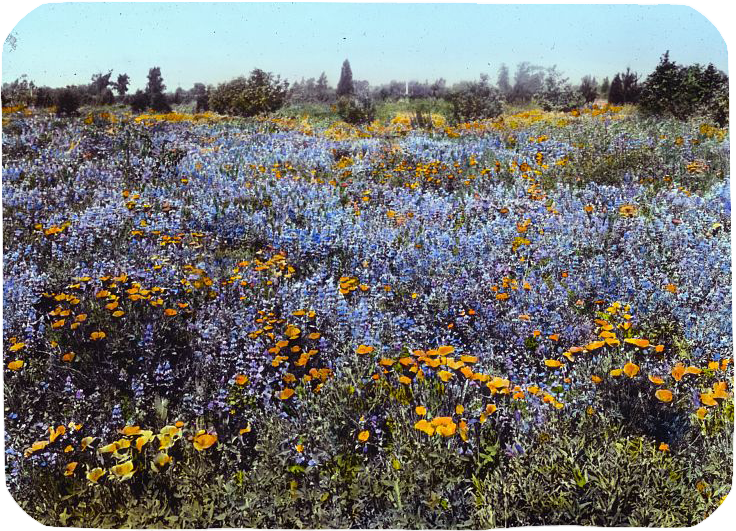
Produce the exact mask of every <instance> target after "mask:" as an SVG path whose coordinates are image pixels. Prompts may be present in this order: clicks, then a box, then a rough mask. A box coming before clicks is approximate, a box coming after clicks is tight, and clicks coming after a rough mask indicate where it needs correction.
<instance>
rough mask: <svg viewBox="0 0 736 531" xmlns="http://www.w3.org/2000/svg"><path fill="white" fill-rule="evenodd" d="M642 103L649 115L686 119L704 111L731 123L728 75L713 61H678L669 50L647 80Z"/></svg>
mask: <svg viewBox="0 0 736 531" xmlns="http://www.w3.org/2000/svg"><path fill="white" fill-rule="evenodd" d="M640 104H641V110H642V112H644V113H645V114H647V115H671V116H674V117H675V118H678V119H680V120H685V119H687V118H689V117H690V116H694V115H698V114H704V115H707V116H710V117H711V118H712V119H713V120H714V121H715V122H716V123H718V125H719V126H721V127H723V126H724V125H725V124H726V123H728V76H727V75H726V74H724V73H723V72H721V71H720V70H718V69H717V68H716V67H715V66H713V65H712V64H709V65H708V66H707V67H703V66H701V65H698V64H695V65H691V66H682V65H678V64H677V63H675V62H674V61H671V60H670V58H669V52H667V53H665V54H664V55H663V56H662V58H661V59H660V62H659V65H657V68H655V70H654V72H652V73H651V74H650V75H649V77H648V78H647V80H646V82H645V83H644V87H643V90H642V95H641V101H640Z"/></svg>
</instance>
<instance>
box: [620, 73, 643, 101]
mask: <svg viewBox="0 0 736 531" xmlns="http://www.w3.org/2000/svg"><path fill="white" fill-rule="evenodd" d="M621 84H622V85H623V93H624V103H636V102H638V101H639V94H640V92H641V87H640V86H639V74H637V73H636V72H632V71H631V70H630V69H629V68H627V69H626V72H624V73H623V75H622V76H621Z"/></svg>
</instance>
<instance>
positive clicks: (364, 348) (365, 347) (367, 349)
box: [355, 345, 373, 354]
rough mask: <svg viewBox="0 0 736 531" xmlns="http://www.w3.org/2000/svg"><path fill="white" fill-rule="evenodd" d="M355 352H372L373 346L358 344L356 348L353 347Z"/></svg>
mask: <svg viewBox="0 0 736 531" xmlns="http://www.w3.org/2000/svg"><path fill="white" fill-rule="evenodd" d="M355 352H357V353H358V354H370V353H371V352H373V347H371V346H369V345H358V348H357V349H355Z"/></svg>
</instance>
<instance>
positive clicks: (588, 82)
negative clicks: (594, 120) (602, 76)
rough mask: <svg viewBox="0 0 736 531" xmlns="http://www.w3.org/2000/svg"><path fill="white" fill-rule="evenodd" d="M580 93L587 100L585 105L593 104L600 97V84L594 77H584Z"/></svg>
mask: <svg viewBox="0 0 736 531" xmlns="http://www.w3.org/2000/svg"><path fill="white" fill-rule="evenodd" d="M580 93H581V94H582V95H583V98H585V103H591V102H592V101H595V99H596V98H597V97H598V82H597V81H596V80H595V78H594V77H591V76H584V77H583V79H582V80H581V81H580Z"/></svg>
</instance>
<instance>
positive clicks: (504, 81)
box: [496, 63, 511, 97]
mask: <svg viewBox="0 0 736 531" xmlns="http://www.w3.org/2000/svg"><path fill="white" fill-rule="evenodd" d="M496 86H498V90H500V91H501V94H503V95H504V97H507V96H508V95H509V94H511V82H510V81H509V67H508V66H506V64H505V63H504V64H502V65H501V68H499V69H498V80H497V81H496Z"/></svg>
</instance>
